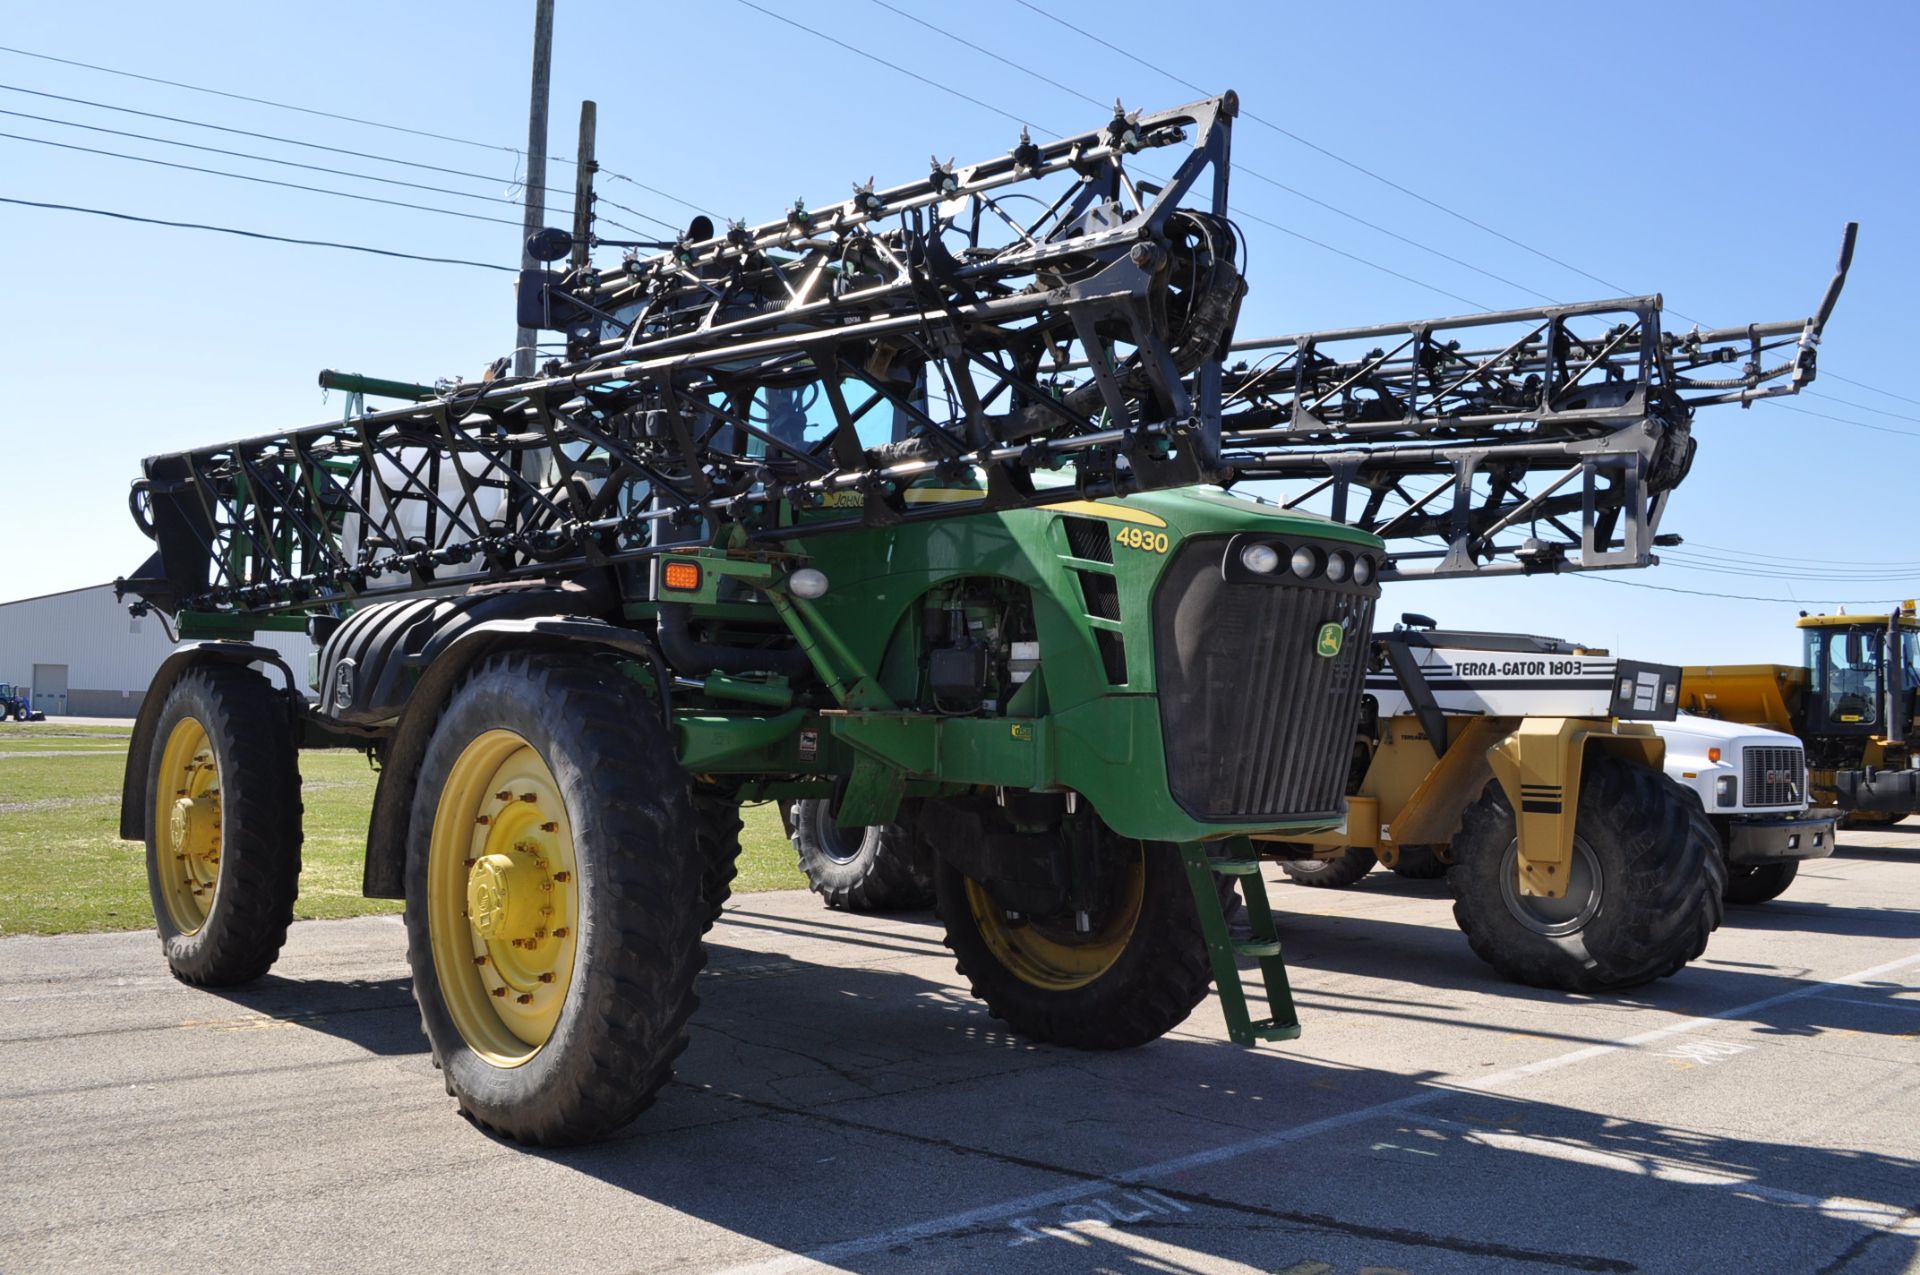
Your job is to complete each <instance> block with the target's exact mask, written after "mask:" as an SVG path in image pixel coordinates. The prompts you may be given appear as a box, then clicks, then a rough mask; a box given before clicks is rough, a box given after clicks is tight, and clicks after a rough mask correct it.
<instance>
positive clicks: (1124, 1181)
mask: <svg viewBox="0 0 1920 1275" xmlns="http://www.w3.org/2000/svg"><path fill="white" fill-rule="evenodd" d="M1912 965H1920V952H1916V953H1914V954H1913V955H1911V956H1904V957H1901V958H1900V959H1899V960H1897V961H1888V962H1886V963H1885V964H1883V965H1876V966H1874V967H1872V968H1871V969H1864V970H1860V971H1858V972H1856V973H1853V974H1847V975H1843V976H1842V977H1840V978H1833V979H1827V980H1826V981H1824V982H1820V983H1808V984H1806V985H1804V986H1801V987H1796V988H1794V989H1792V990H1791V991H1786V992H1781V993H1779V994H1777V995H1774V996H1767V997H1763V998H1761V999H1760V1000H1757V1001H1749V1002H1748V1003H1747V1004H1745V1005H1736V1006H1734V1007H1733V1008H1732V1009H1723V1010H1721V1011H1720V1012H1719V1013H1717V1014H1706V1015H1702V1016H1701V1017H1698V1018H1688V1019H1683V1020H1681V1021H1680V1022H1677V1023H1674V1024H1672V1025H1670V1026H1667V1027H1657V1028H1654V1029H1653V1030H1652V1031H1645V1032H1639V1033H1637V1034H1635V1035H1632V1036H1624V1037H1621V1038H1620V1039H1619V1040H1616V1041H1613V1042H1610V1043H1607V1044H1601V1045H1589V1046H1586V1047H1585V1048H1582V1049H1575V1050H1572V1051H1570V1052H1568V1053H1564V1054H1558V1055H1555V1056H1554V1057H1552V1058H1543V1059H1541V1060H1540V1061H1538V1062H1532V1063H1526V1064H1524V1065H1522V1066H1519V1067H1512V1068H1509V1069H1508V1070H1506V1071H1502V1072H1499V1073H1496V1074H1495V1075H1492V1076H1485V1077H1482V1078H1480V1079H1477V1080H1472V1081H1466V1082H1462V1083H1458V1084H1455V1085H1451V1086H1448V1087H1445V1088H1431V1089H1423V1090H1421V1091H1420V1092H1418V1093H1412V1094H1408V1095H1407V1096H1406V1097H1404V1098H1396V1099H1393V1100H1392V1101H1390V1102H1382V1103H1376V1104H1375V1105H1373V1106H1371V1107H1361V1108H1359V1109H1357V1110H1354V1111H1349V1112H1345V1113H1344V1114H1341V1115H1337V1116H1328V1117H1326V1118H1325V1119H1323V1120H1314V1121H1310V1122H1308V1123H1307V1124H1303V1125H1295V1126H1294V1127H1292V1128H1290V1129H1281V1130H1278V1131H1276V1132H1274V1133H1267V1134H1261V1135H1260V1136H1258V1137H1253V1138H1247V1139H1244V1140H1242V1141H1240V1142H1233V1143H1228V1144H1226V1145H1225V1146H1219V1147H1211V1148H1209V1149H1207V1150H1205V1151H1196V1152H1194V1153H1192V1154H1191V1155H1183V1156H1176V1157H1175V1158H1173V1159H1171V1160H1161V1161H1158V1162H1156V1163H1153V1164H1148V1165H1143V1166H1141V1167H1140V1168H1137V1169H1134V1170H1132V1171H1131V1172H1127V1173H1116V1174H1111V1175H1109V1176H1107V1177H1103V1178H1099V1179H1093V1180H1087V1181H1080V1182H1073V1183H1069V1184H1067V1185H1065V1186H1059V1187H1055V1188H1054V1189H1052V1190H1050V1191H1036V1192H1033V1193H1032V1194H1029V1195H1023V1196H1019V1197H1017V1198H1015V1199H1010V1200H1000V1201H997V1202H995V1203H992V1204H983V1205H980V1206H979V1207H977V1208H971V1209H966V1210H963V1211H961V1212H958V1213H948V1214H946V1215H944V1216H942V1217H935V1218H928V1219H927V1220H926V1221H924V1222H909V1223H907V1224H906V1225H903V1226H896V1227H890V1228H889V1229H887V1230H884V1231H875V1232H873V1233H872V1234H869V1235H862V1236H857V1237H855V1238H853V1239H847V1240H841V1241H839V1242H838V1243H834V1244H828V1245H825V1246H824V1247H821V1248H817V1249H814V1250H813V1251H812V1252H810V1253H782V1254H780V1255H779V1256H777V1257H770V1258H766V1259H763V1260H761V1261H757V1262H748V1263H744V1264H742V1265H739V1266H733V1267H729V1268H727V1270H726V1271H725V1272H723V1275H784V1273H785V1272H789V1271H803V1270H813V1269H828V1268H831V1267H832V1266H833V1264H835V1263H839V1262H845V1261H847V1260H849V1259H851V1258H855V1257H860V1256H863V1255H865V1254H868V1253H873V1252H877V1251H879V1250H881V1249H887V1248H892V1247H894V1246H895V1245H898V1244H908V1243H912V1242H913V1241H916V1240H924V1239H931V1238H933V1237H934V1236H938V1235H944V1234H946V1233H947V1232H949V1231H961V1230H970V1229H973V1228H975V1227H979V1226H982V1225H985V1224H987V1223H989V1222H1003V1221H1005V1220H1006V1219H1008V1218H1012V1217H1018V1216H1020V1215H1022V1214H1026V1213H1033V1212H1037V1211H1040V1210H1044V1209H1048V1208H1052V1207H1054V1206H1056V1205H1060V1204H1065V1203H1068V1202H1070V1201H1073V1200H1081V1199H1085V1198H1087V1197H1088V1196H1093V1195H1099V1194H1101V1193H1103V1192H1111V1191H1114V1190H1115V1189H1122V1190H1124V1189H1127V1188H1139V1187H1141V1186H1144V1185H1145V1184H1147V1183H1149V1182H1153V1181H1157V1180H1160V1179H1164V1178H1170V1177H1176V1176H1178V1175H1180V1174H1183V1173H1188V1172H1191V1171H1192V1170H1194V1169H1204V1168H1210V1167H1212V1166H1214V1165H1217V1164H1221V1163H1223V1162H1225V1161H1228V1160H1236V1159H1238V1158H1240V1157H1241V1156H1246V1155H1253V1154H1255V1153H1257V1152H1261V1151H1270V1150H1273V1149H1275V1148H1278V1147H1283V1146H1286V1145H1287V1144H1288V1143H1292V1142H1299V1141H1301V1140H1303V1139H1306V1138H1314V1137H1318V1136H1319V1135H1321V1134H1323V1133H1332V1132H1333V1131H1334V1130H1336V1129H1345V1128H1347V1127H1349V1126H1351V1125H1356V1124H1362V1123H1364V1122H1366V1121H1369V1120H1377V1119H1380V1118H1381V1117H1383V1116H1395V1115H1400V1114H1402V1113H1404V1112H1408V1111H1414V1110H1417V1109H1419V1108H1421V1107H1425V1106H1428V1105H1430V1104H1432V1103H1436V1102H1439V1101H1441V1100H1442V1099H1445V1098H1449V1097H1452V1096H1454V1095H1456V1094H1461V1093H1491V1092H1493V1091H1495V1090H1498V1089H1501V1088H1504V1087H1506V1086H1507V1085H1509V1084H1512V1083H1513V1082H1515V1081H1519V1080H1526V1079H1530V1078H1531V1077H1534V1076H1538V1075H1541V1074H1543V1073H1546V1072H1550V1071H1558V1070H1560V1069H1561V1068H1563V1067H1572V1066H1575V1065H1576V1064H1579V1063H1584V1062H1589V1061H1591V1060H1593V1059H1595V1058H1602V1057H1605V1056H1606V1055H1608V1054H1614V1053H1619V1052H1621V1051H1623V1050H1629V1049H1638V1048H1640V1047H1642V1046H1645V1045H1651V1044H1654V1043H1656V1042H1658V1041H1663V1040H1670V1039H1672V1038H1673V1037H1675V1036H1684V1035H1686V1034H1687V1033H1689V1032H1696V1031H1699V1030H1701V1029H1702V1028H1706V1027H1715V1026H1719V1025H1720V1024H1722V1023H1725V1022H1727V1021H1729V1020H1732V1019H1737V1018H1742V1017H1745V1016H1746V1015H1748V1014H1753V1013H1757V1012H1758V1011H1760V1010H1763V1009H1771V1008H1772V1007H1774V1006H1775V1005H1783V1004H1786V1003H1787V1002H1789V1001H1797V1000H1802V999H1805V998H1806V997H1809V996H1818V995H1820V994H1821V993H1822V992H1826V991H1830V990H1832V989H1833V988H1836V987H1855V986H1858V985H1859V984H1861V983H1864V982H1866V981H1867V980H1869V979H1873V978H1878V977H1880V976H1881V975H1883V974H1891V973H1893V972H1894V971H1895V970H1901V969H1906V968H1907V967H1909V966H1912ZM1755 1194H1756V1195H1760V1194H1762V1193H1761V1192H1757V1191H1756V1192H1755ZM1869 1207H1872V1208H1879V1207H1880V1206H1869ZM1842 1216H1846V1215H1844V1214H1843V1215H1842ZM1866 1216H1871V1217H1873V1218H1876V1219H1877V1218H1878V1217H1879V1214H1877V1213H1875V1214H1871V1215H1866ZM1866 1216H1860V1217H1853V1218H1851V1219H1850V1220H1857V1221H1862V1222H1863V1224H1865V1225H1876V1224H1877V1225H1881V1226H1884V1225H1885V1223H1876V1222H1874V1221H1867V1220H1866Z"/></svg>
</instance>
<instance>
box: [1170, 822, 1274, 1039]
mask: <svg viewBox="0 0 1920 1275" xmlns="http://www.w3.org/2000/svg"><path fill="white" fill-rule="evenodd" d="M1225 848H1226V851H1227V854H1226V857H1224V858H1213V857H1212V856H1210V855H1209V854H1208V853H1207V846H1206V844H1205V843H1203V842H1198V841H1189V842H1186V843H1185V844H1183V845H1182V846H1181V847H1180V858H1181V861H1182V862H1183V863H1185V865H1186V869H1187V884H1188V885H1190V886H1192V887H1193V904H1194V907H1196V908H1197V909H1199V912H1200V929H1201V931H1202V932H1203V933H1204V934H1205V935H1206V938H1207V958H1208V959H1209V960H1210V961H1212V962H1213V983H1214V987H1215V988H1216V989H1217V990H1218V991H1219V993H1220V1009H1221V1011H1222V1012H1223V1013H1225V1015H1226V1018H1227V1034H1228V1035H1229V1036H1231V1037H1232V1038H1233V1041H1234V1043H1235V1044H1238V1045H1251V1044H1254V1043H1256V1042H1258V1041H1262V1040H1293V1039H1296V1038H1297V1037H1298V1036H1299V1035H1300V1016H1299V1015H1298V1014H1297V1013H1296V1012H1295V1011H1294V1008H1293V988H1292V986H1291V985H1290V984H1289V983H1288V982H1287V962H1286V958H1284V957H1283V956H1281V954H1280V932H1279V931H1278V930H1277V929H1275V928H1274V924H1273V907H1272V905H1271V904H1269V903H1268V902H1267V883H1266V882H1265V881H1264V880H1263V879H1261V876H1260V860H1259V858H1258V857H1257V856H1256V855H1255V854H1254V851H1253V843H1252V842H1251V841H1249V840H1248V839H1247V838H1245V837H1235V838H1233V839H1232V840H1230V841H1228V842H1226V843H1225ZM1216 872H1217V873H1220V874H1221V875H1223V876H1232V877H1238V878H1240V895H1241V898H1242V899H1243V900H1244V901H1245V902H1246V905H1247V921H1248V923H1249V925H1250V927H1251V929H1252V931H1253V937H1252V938H1250V939H1236V938H1234V937H1233V934H1232V931H1231V930H1229V929H1228V927H1227V916H1226V913H1225V911H1223V910H1222V908H1221V906H1220V891H1219V890H1218V889H1217V888H1215V885H1214V880H1213V877H1214V874H1215V873H1216ZM1242 956H1251V957H1255V958H1257V959H1258V960H1259V962H1260V977H1261V978H1262V980H1264V981H1265V983H1266V986H1267V1007H1268V1009H1269V1011H1270V1016H1269V1017H1267V1018H1261V1019H1257V1020H1256V1019H1254V1018H1252V1017H1251V1016H1250V1015H1249V1014H1248V1012H1247V991H1246V987H1245V985H1244V984H1243V983H1242V982H1241V979H1240V963H1239V960H1238V958H1239V957H1242Z"/></svg>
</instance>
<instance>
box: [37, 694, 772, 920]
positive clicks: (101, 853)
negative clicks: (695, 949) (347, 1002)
mask: <svg viewBox="0 0 1920 1275" xmlns="http://www.w3.org/2000/svg"><path fill="white" fill-rule="evenodd" d="M126 746H127V729H126V728H125V727H114V726H65V725H61V724H59V723H44V724H42V723H13V722H9V723H7V724H6V726H5V727H4V728H0V879H3V880H5V881H6V883H7V887H6V889H5V890H0V935H5V934H71V933H77V932H83V931H98V930H138V929H145V928H147V927H148V926H149V925H151V924H152V923H153V916H152V907H151V904H150V903H149V901H148V897H147V869H146V859H145V854H144V852H143V850H142V849H141V847H140V846H139V845H138V844H136V843H134V842H128V841H121V840H120V839H119V823H120V777H121V774H122V771H123V770H124V768H125V758H126ZM107 750H111V751H107ZM69 754H78V755H69ZM300 772H301V778H302V779H303V781H304V784H303V787H302V793H301V799H302V801H303V803H304V804H305V806H306V845H305V849H304V851H303V854H302V867H301V872H300V902H299V904H298V905H297V906H296V908H295V909H294V912H295V915H296V916H299V917H300V918H302V919H314V918H325V917H342V916H364V915H367V914H368V913H374V912H395V911H398V910H399V908H400V905H399V904H398V903H395V902H392V901H389V900H385V899H363V898H361V897H360V869H361V861H362V848H363V846H364V845H365V841H366V832H367V810H368V808H369V807H370V806H371V805H372V802H373V786H374V780H375V777H376V776H375V774H374V771H373V770H372V769H371V768H370V767H369V766H368V765H367V761H366V758H365V757H363V756H362V755H361V754H359V753H357V752H352V751H341V752H309V753H302V754H301V755H300ZM743 813H744V815H745V818H746V828H745V829H744V831H743V832H742V834H741V838H740V840H741V851H740V876H739V879H738V880H736V881H735V882H734V887H733V888H734V890H735V891H736V892H738V893H747V892H751V891H756V890H790V889H797V888H801V887H804V886H805V885H806V878H804V877H803V876H801V875H800V871H799V869H798V868H797V867H796V866H795V864H794V855H793V848H792V847H791V846H790V845H789V844H788V843H787V839H786V837H785V836H783V835H782V833H781V831H780V815H779V812H778V811H776V810H775V809H774V807H773V806H772V805H764V806H754V807H750V808H748V809H747V810H746V811H744V812H743Z"/></svg>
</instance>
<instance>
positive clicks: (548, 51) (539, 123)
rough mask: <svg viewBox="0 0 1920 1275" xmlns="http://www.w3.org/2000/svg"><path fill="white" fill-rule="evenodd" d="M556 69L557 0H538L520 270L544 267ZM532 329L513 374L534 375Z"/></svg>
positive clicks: (519, 345) (517, 341)
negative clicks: (550, 95)
mask: <svg viewBox="0 0 1920 1275" xmlns="http://www.w3.org/2000/svg"><path fill="white" fill-rule="evenodd" d="M552 69H553V0H535V6H534V14H533V94H532V97H531V99H530V100H529V101H528V103H527V215H526V220H525V222H524V223H523V225H522V227H521V231H520V268H521V269H522V270H531V269H534V268H535V267H536V266H538V265H540V263H539V262H537V261H535V260H534V259H533V257H532V256H531V254H529V253H528V252H527V239H528V237H529V236H531V235H532V234H533V233H534V232H535V231H537V230H539V229H540V228H541V226H542V223H544V222H545V221H546V219H547V83H548V79H549V76H550V74H551V72H552ZM535 339H536V334H535V333H534V330H533V329H532V328H520V329H518V330H517V332H516V333H515V335H514V341H513V374H514V375H515V376H532V375H533V343H534V341H535Z"/></svg>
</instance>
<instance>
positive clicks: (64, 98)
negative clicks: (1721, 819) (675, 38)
mask: <svg viewBox="0 0 1920 1275" xmlns="http://www.w3.org/2000/svg"><path fill="white" fill-rule="evenodd" d="M0 89H5V90H6V91H8V92H10V93H25V94H27V95H28V96H30V97H42V98H47V99H50V100H52V101H55V102H68V103H71V104H73V105H76V106H90V107H93V108H94V109H96V110H102V111H117V112H119V113H120V114H122V115H137V116H139V117H140V118H142V119H151V120H161V121H164V122H165V123H168V124H184V125H186V126H187V127H189V128H204V129H211V130H212V131H214V132H216V133H230V134H232V135H234V136H236V137H251V138H253V139H255V140H256V141H263V142H275V143H278V144H279V145H282V146H302V147H305V148H307V149H308V150H317V151H326V152H328V153H329V154H333V155H349V156H352V157H353V158H354V159H370V160H373V161H374V162H375V163H380V164H397V165H399V166H401V167H403V168H418V169H421V170H423V171H425V172H430V173H445V174H447V175H448V176H450V177H465V178H468V179H469V180H472V181H481V182H487V183H489V184H492V185H500V184H504V183H506V182H507V181H508V179H506V178H501V177H493V176H489V175H488V174H486V173H474V172H468V171H467V170H466V169H463V168H447V167H445V166H444V165H441V164H425V163H421V162H420V161H419V160H412V159H399V158H397V157H395V156H392V155H381V154H378V153H377V152H373V151H358V150H353V149H352V148H350V147H345V146H328V145H325V144H324V143H321V142H308V141H303V140H301V139H300V138H297V137H282V136H280V135H279V134H277V133H260V132H255V131H253V130H251V129H245V128H232V127H229V126H228V125H225V124H213V123H209V122H208V121H206V120H196V119H190V118H188V117H186V116H181V115H164V114H162V113H160V112H158V111H142V110H136V109H135V108H133V107H131V106H116V105H115V104H113V103H111V102H96V101H94V100H93V99H91V98H85V97H70V96H68V95H66V94H64V93H47V92H43V91H42V90H40V89H29V88H22V87H20V86H19V85H17V84H0ZM82 127H84V125H83V126H82ZM602 171H603V172H604V171H606V170H604V169H603V170H602ZM608 176H618V174H615V173H608ZM622 180H625V181H629V182H632V179H631V178H622ZM632 184H633V185H635V186H640V183H639V182H632ZM641 188H642V189H651V188H650V187H641ZM542 189H543V190H546V191H548V192H549V193H551V194H557V195H571V194H572V193H573V192H572V191H570V190H565V189H562V188H561V187H558V186H545V187H542ZM667 197H668V198H672V196H667ZM599 202H601V203H603V204H605V205H607V206H608V207H609V208H617V209H619V210H620V211H621V212H624V213H628V214H631V215H632V216H635V217H639V218H640V219H642V220H643V221H650V222H653V223H654V224H655V225H658V226H664V227H666V228H667V229H668V230H671V231H673V232H674V233H675V234H678V233H679V231H680V228H679V227H678V226H676V225H675V224H674V223H673V222H670V221H667V220H664V219H663V218H660V217H655V216H654V215H653V214H652V213H646V212H642V211H640V210H639V209H638V208H629V207H627V206H626V205H625V204H621V203H616V202H615V201H613V200H611V199H608V198H606V197H605V196H601V197H600V200H599ZM676 202H682V203H684V202H685V201H684V200H680V201H676ZM516 224H517V223H516ZM623 229H632V228H631V227H623ZM635 233H636V234H637V233H639V232H638V231H636V232H635Z"/></svg>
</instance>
